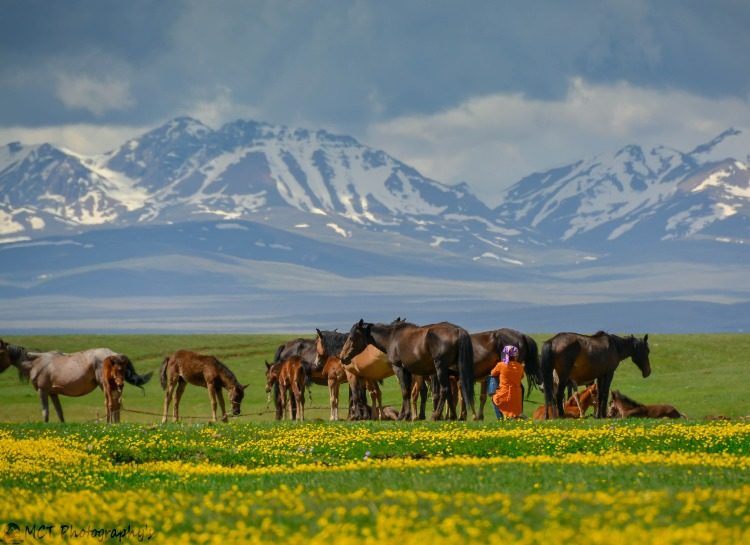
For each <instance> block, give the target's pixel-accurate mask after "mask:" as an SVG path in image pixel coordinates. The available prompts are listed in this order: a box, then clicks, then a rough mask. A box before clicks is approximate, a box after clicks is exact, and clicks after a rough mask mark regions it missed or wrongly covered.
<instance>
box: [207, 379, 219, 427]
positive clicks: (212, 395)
mask: <svg viewBox="0 0 750 545" xmlns="http://www.w3.org/2000/svg"><path fill="white" fill-rule="evenodd" d="M206 389H207V390H208V399H209V401H210V402H211V420H212V421H214V422H217V420H216V405H217V402H216V386H214V383H213V382H209V383H208V384H206Z"/></svg>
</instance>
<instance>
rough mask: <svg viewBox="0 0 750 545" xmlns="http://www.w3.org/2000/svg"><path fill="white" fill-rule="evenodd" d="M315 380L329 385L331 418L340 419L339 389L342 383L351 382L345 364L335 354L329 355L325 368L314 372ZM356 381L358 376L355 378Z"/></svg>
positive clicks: (313, 377)
mask: <svg viewBox="0 0 750 545" xmlns="http://www.w3.org/2000/svg"><path fill="white" fill-rule="evenodd" d="M312 379H313V382H315V383H316V384H318V382H319V381H320V382H323V383H324V384H325V385H326V386H328V404H329V407H330V409H331V415H330V417H329V420H338V419H339V390H340V389H341V385H342V384H344V383H346V384H349V376H348V374H347V372H346V370H345V369H344V366H343V365H342V364H341V360H339V359H338V358H337V357H335V356H331V357H329V358H328V359H327V360H326V362H325V364H323V368H322V369H319V370H315V371H313V372H312ZM353 380H354V381H356V378H353Z"/></svg>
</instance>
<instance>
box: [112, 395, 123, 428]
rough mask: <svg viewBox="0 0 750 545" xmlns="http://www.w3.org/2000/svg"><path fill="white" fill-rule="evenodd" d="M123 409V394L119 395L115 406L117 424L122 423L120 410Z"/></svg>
mask: <svg viewBox="0 0 750 545" xmlns="http://www.w3.org/2000/svg"><path fill="white" fill-rule="evenodd" d="M121 408H122V394H121V393H119V392H118V393H117V396H116V397H115V406H114V413H115V423H117V424H119V423H120V409H121Z"/></svg>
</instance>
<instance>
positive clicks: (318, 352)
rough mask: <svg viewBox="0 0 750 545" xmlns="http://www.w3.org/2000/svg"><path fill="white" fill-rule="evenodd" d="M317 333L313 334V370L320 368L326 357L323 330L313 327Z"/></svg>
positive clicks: (326, 351)
mask: <svg viewBox="0 0 750 545" xmlns="http://www.w3.org/2000/svg"><path fill="white" fill-rule="evenodd" d="M315 331H316V332H317V335H316V336H315V361H314V362H313V369H314V370H315V371H317V370H320V369H322V368H323V366H324V365H325V364H326V360H327V359H328V347H327V346H326V341H325V338H324V334H323V332H322V331H321V330H320V329H318V328H317V327H316V328H315Z"/></svg>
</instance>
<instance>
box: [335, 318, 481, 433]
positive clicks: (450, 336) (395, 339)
mask: <svg viewBox="0 0 750 545" xmlns="http://www.w3.org/2000/svg"><path fill="white" fill-rule="evenodd" d="M368 345H373V346H375V347H376V348H377V349H378V350H380V351H381V352H384V353H385V354H387V356H388V360H389V361H390V362H391V363H392V364H393V365H395V366H397V367H399V368H403V369H404V370H406V371H407V372H408V373H410V374H415V375H432V374H433V373H434V374H435V375H436V378H437V381H438V383H439V385H440V394H439V396H438V404H437V407H436V408H435V411H434V412H433V415H432V417H433V419H435V420H436V419H438V418H439V417H440V415H442V413H443V407H444V406H445V403H446V402H447V403H448V408H449V411H450V418H451V419H455V418H456V402H455V399H454V397H453V395H452V393H451V390H450V375H451V373H453V374H455V373H458V375H459V378H460V383H461V389H462V391H463V395H464V399H466V400H467V402H468V404H469V405H470V406H471V407H472V411H473V406H474V405H473V402H474V355H473V348H472V343H471V336H470V335H469V333H468V332H467V331H466V330H465V329H463V328H462V327H458V326H456V325H453V324H450V323H448V322H441V323H438V324H432V325H427V326H417V325H414V324H411V323H408V322H400V321H399V322H397V323H392V324H371V323H365V322H364V320H360V321H359V322H357V323H355V324H354V325H353V326H352V328H351V330H350V331H349V336H348V337H347V339H346V342H345V343H344V347H343V348H342V350H341V355H340V358H341V361H342V363H343V364H344V365H348V364H349V363H351V361H352V359H353V358H354V356H356V355H357V354H359V353H361V352H362V351H363V350H365V348H367V346H368ZM407 381H408V383H407V384H402V392H401V393H402V399H403V406H404V407H406V410H408V411H409V412H410V403H411V376H410V375H409V376H408V379H407Z"/></svg>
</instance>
